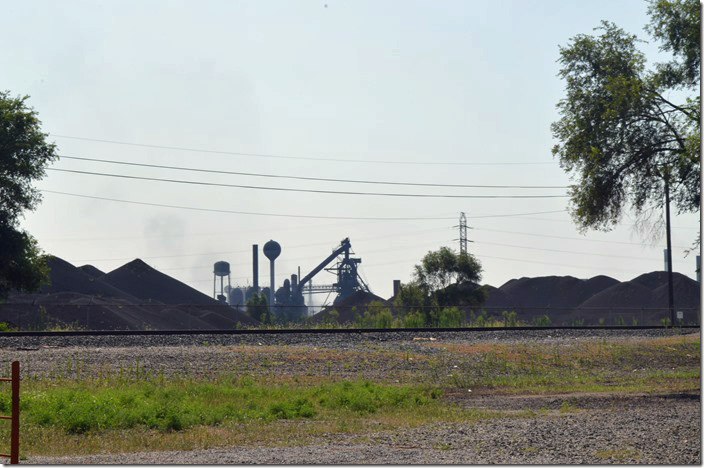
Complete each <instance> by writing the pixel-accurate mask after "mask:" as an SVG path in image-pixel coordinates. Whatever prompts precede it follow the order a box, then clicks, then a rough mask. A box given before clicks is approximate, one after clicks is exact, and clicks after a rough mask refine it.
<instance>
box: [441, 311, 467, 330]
mask: <svg viewBox="0 0 704 468" xmlns="http://www.w3.org/2000/svg"><path fill="white" fill-rule="evenodd" d="M436 324H437V326H438V327H440V328H456V327H460V326H462V312H461V311H460V310H459V309H458V308H457V307H444V308H443V309H442V310H440V312H438V314H437V321H436Z"/></svg>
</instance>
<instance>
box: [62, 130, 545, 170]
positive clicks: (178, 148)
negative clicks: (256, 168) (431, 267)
mask: <svg viewBox="0 0 704 468" xmlns="http://www.w3.org/2000/svg"><path fill="white" fill-rule="evenodd" d="M51 136H53V137H57V138H68V139H71V140H82V141H93V142H97V143H110V144H113V145H125V146H137V147H141V148H155V149H167V150H175V151H190V152H196V153H209V154H225V155H230V156H254V157H258V158H275V159H292V160H305V161H318V162H344V163H364V164H398V165H409V166H410V165H415V166H419V165H423V166H442V165H445V166H512V165H515V166H518V165H548V164H549V165H554V164H555V162H554V161H545V162H492V163H472V162H452V161H445V162H443V161H433V162H429V161H427V162H426V161H375V160H371V159H342V158H311V157H302V156H282V155H275V154H264V153H242V152H235V151H217V150H207V149H198V148H187V147H183V146H166V145H149V144H144V143H130V142H125V141H116V140H104V139H99V138H85V137H76V136H69V135H59V134H56V133H54V134H51Z"/></svg>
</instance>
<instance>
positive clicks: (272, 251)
mask: <svg viewBox="0 0 704 468" xmlns="http://www.w3.org/2000/svg"><path fill="white" fill-rule="evenodd" d="M263 250H264V255H266V258H268V259H269V260H271V261H272V262H273V261H274V260H276V258H277V257H278V256H279V255H280V254H281V246H280V245H279V243H278V242H276V241H275V240H270V241H269V242H267V243H266V244H264V249H263Z"/></svg>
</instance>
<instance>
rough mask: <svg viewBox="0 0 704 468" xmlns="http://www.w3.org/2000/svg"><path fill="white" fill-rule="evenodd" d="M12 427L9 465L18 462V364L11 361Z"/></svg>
mask: <svg viewBox="0 0 704 468" xmlns="http://www.w3.org/2000/svg"><path fill="white" fill-rule="evenodd" d="M11 424H12V427H11V429H10V431H11V432H10V463H11V464H13V465H17V464H19V462H20V362H19V361H12V422H11Z"/></svg>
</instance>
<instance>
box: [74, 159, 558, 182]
mask: <svg viewBox="0 0 704 468" xmlns="http://www.w3.org/2000/svg"><path fill="white" fill-rule="evenodd" d="M60 158H61V159H73V160H79V161H91V162H99V163H107V164H116V165H123V166H133V167H147V168H152V169H168V170H175V171H187V172H199V173H206V174H218V175H238V176H246V177H266V178H274V179H290V180H305V181H316V182H334V183H346V184H373V185H396V186H409V187H443V188H448V187H452V188H484V189H567V188H569V187H567V186H564V185H482V184H448V183H443V184H432V183H423V182H392V181H382V180H363V179H335V178H329V177H307V176H291V175H281V174H264V173H260V172H241V171H226V170H222V169H217V170H215V169H200V168H194V167H182V166H166V165H161V164H146V163H135V162H127V161H115V160H108V159H97V158H85V157H78V156H65V155H61V156H60Z"/></svg>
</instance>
